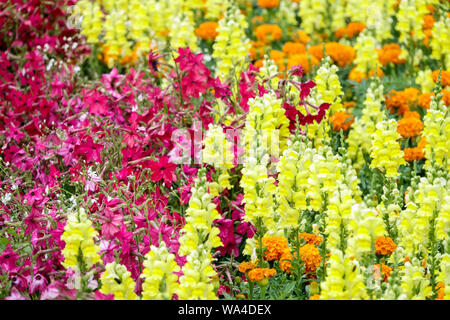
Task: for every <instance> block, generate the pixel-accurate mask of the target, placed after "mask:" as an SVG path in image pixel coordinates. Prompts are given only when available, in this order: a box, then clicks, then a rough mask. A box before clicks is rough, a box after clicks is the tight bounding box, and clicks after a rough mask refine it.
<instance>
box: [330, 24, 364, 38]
mask: <svg viewBox="0 0 450 320" xmlns="http://www.w3.org/2000/svg"><path fill="white" fill-rule="evenodd" d="M365 28H366V25H365V24H364V23H362V22H350V23H349V24H348V25H347V27H343V28H340V29H338V30H337V31H336V37H337V38H338V39H340V38H342V37H346V38H348V39H351V38H353V37H354V36H355V35H357V34H360V33H361V32H362V31H363V30H364V29H365Z"/></svg>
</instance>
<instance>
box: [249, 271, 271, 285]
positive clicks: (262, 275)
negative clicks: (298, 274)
mask: <svg viewBox="0 0 450 320" xmlns="http://www.w3.org/2000/svg"><path fill="white" fill-rule="evenodd" d="M276 274H277V271H276V270H275V269H269V268H256V269H253V270H251V271H250V272H249V273H248V278H249V280H250V281H252V282H259V281H261V280H263V279H269V278H270V277H273V276H274V275H276Z"/></svg>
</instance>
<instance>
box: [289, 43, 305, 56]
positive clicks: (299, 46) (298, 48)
mask: <svg viewBox="0 0 450 320" xmlns="http://www.w3.org/2000/svg"><path fill="white" fill-rule="evenodd" d="M283 52H284V53H285V54H286V55H288V56H289V55H293V54H302V53H305V52H306V47H305V45H304V44H303V43H298V42H290V41H289V42H286V43H285V44H284V45H283Z"/></svg>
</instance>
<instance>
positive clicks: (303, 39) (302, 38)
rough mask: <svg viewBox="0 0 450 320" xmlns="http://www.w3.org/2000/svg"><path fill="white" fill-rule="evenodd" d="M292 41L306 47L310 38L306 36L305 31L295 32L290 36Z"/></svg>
mask: <svg viewBox="0 0 450 320" xmlns="http://www.w3.org/2000/svg"><path fill="white" fill-rule="evenodd" d="M292 40H293V41H294V42H300V43H303V44H304V45H306V44H307V43H308V42H309V40H311V37H310V36H308V34H307V33H306V32H305V31H302V30H297V32H295V33H294V35H293V36H292Z"/></svg>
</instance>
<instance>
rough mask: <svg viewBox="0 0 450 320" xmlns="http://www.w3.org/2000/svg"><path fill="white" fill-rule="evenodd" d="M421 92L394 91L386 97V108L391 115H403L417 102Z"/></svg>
mask: <svg viewBox="0 0 450 320" xmlns="http://www.w3.org/2000/svg"><path fill="white" fill-rule="evenodd" d="M418 95H419V90H417V89H416V88H407V89H405V90H403V91H395V90H392V91H391V92H390V93H389V95H388V96H387V97H386V108H387V109H389V110H390V112H391V113H394V112H395V109H397V113H398V114H399V115H401V116H402V115H403V114H404V113H405V111H409V106H410V105H411V104H413V103H415V102H416V101H417V97H418Z"/></svg>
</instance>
